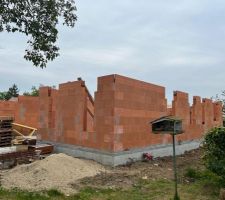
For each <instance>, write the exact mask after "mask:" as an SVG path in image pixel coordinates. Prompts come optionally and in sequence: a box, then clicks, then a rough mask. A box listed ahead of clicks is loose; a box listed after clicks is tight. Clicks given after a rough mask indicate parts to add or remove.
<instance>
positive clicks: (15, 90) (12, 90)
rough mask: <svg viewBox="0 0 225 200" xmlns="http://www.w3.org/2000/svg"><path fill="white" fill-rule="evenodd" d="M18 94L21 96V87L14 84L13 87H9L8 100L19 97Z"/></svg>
mask: <svg viewBox="0 0 225 200" xmlns="http://www.w3.org/2000/svg"><path fill="white" fill-rule="evenodd" d="M18 96H19V89H18V87H17V85H16V84H13V85H12V87H10V88H9V90H8V92H7V94H6V100H9V99H11V98H12V97H18Z"/></svg>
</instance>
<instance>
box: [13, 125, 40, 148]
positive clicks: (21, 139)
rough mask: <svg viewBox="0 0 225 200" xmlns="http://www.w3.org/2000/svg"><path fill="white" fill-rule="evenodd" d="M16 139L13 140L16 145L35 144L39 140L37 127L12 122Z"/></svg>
mask: <svg viewBox="0 0 225 200" xmlns="http://www.w3.org/2000/svg"><path fill="white" fill-rule="evenodd" d="M12 125H13V133H14V135H15V139H14V140H13V141H12V142H13V144H14V145H19V144H27V145H35V144H36V141H37V136H36V135H35V134H36V131H37V129H36V128H33V127H30V126H25V125H23V124H18V123H12Z"/></svg>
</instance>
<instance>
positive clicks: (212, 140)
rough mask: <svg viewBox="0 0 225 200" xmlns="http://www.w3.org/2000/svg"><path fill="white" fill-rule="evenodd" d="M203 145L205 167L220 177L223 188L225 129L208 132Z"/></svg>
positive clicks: (224, 180)
mask: <svg viewBox="0 0 225 200" xmlns="http://www.w3.org/2000/svg"><path fill="white" fill-rule="evenodd" d="M203 144H204V145H203V148H204V154H205V155H204V161H205V165H206V167H207V168H208V169H209V170H210V171H212V172H213V173H215V174H217V175H218V176H220V177H221V178H222V180H223V184H224V186H225V127H219V128H218V127H217V128H214V129H212V130H211V131H209V132H208V133H207V134H206V136H205V138H204V142H203Z"/></svg>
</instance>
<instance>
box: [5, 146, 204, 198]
mask: <svg viewBox="0 0 225 200" xmlns="http://www.w3.org/2000/svg"><path fill="white" fill-rule="evenodd" d="M201 156H202V151H201V149H197V150H193V151H190V152H186V153H185V154H184V155H180V156H177V168H178V177H179V181H180V182H186V181H188V180H186V178H185V177H184V176H183V174H184V173H185V171H186V169H187V168H189V167H193V168H196V169H200V168H203V164H202V162H201V159H200V158H201ZM2 177H3V180H2V185H3V187H6V188H13V187H18V188H21V189H27V190H39V191H40V190H46V189H52V188H55V189H58V190H60V191H62V192H63V193H65V194H72V193H76V192H78V191H79V190H80V189H83V188H86V187H96V188H122V189H128V188H130V187H132V186H134V185H136V184H137V183H138V182H139V181H140V179H143V180H157V179H168V180H173V162H172V157H163V158H156V159H154V160H153V161H149V162H141V161H138V162H134V163H128V164H127V165H124V166H118V167H114V168H112V167H103V166H102V165H99V164H97V163H96V162H94V161H88V160H82V159H77V158H73V157H70V156H66V155H64V154H55V155H51V156H49V157H47V158H46V159H44V160H41V161H37V162H34V163H32V164H29V165H22V166H17V167H16V168H14V169H11V170H9V171H6V172H3V173H2Z"/></svg>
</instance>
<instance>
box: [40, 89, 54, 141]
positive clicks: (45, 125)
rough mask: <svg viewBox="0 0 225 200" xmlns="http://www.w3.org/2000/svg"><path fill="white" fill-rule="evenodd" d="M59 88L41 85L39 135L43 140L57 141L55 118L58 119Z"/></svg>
mask: <svg viewBox="0 0 225 200" xmlns="http://www.w3.org/2000/svg"><path fill="white" fill-rule="evenodd" d="M57 94H58V90H56V89H53V88H51V87H41V88H40V89H39V97H40V115H39V127H38V132H39V137H40V139H42V140H52V141H56V140H57V138H56V133H55V119H56V100H57Z"/></svg>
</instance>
